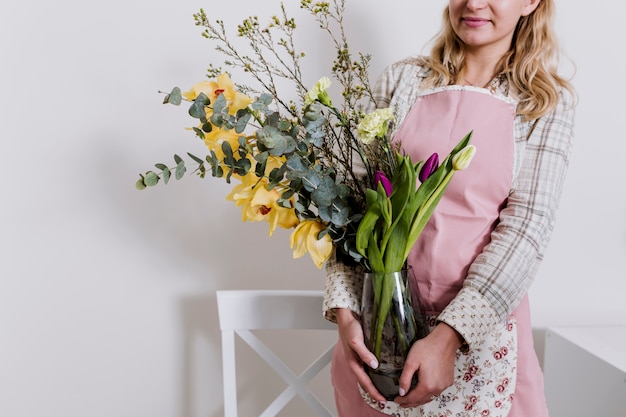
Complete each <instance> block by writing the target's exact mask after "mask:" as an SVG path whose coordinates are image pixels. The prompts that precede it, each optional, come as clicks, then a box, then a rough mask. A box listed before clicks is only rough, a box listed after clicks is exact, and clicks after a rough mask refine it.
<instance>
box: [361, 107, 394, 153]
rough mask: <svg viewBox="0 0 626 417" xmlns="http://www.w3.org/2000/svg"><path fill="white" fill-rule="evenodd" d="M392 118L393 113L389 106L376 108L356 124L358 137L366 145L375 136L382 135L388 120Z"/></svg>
mask: <svg viewBox="0 0 626 417" xmlns="http://www.w3.org/2000/svg"><path fill="white" fill-rule="evenodd" d="M393 119H394V115H393V112H392V111H391V109H390V108H385V109H377V110H374V111H373V112H371V113H369V114H367V115H366V116H365V117H364V118H363V120H362V121H361V123H359V125H358V126H357V133H358V135H359V139H360V140H361V142H363V143H364V144H366V145H367V144H369V143H371V142H372V141H373V140H374V139H376V138H382V137H384V136H385V135H386V134H387V127H388V126H389V122H390V121H392V120H393Z"/></svg>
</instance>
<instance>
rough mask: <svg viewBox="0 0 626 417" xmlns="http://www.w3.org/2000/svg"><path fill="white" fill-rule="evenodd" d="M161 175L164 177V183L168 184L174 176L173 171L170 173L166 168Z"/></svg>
mask: <svg viewBox="0 0 626 417" xmlns="http://www.w3.org/2000/svg"><path fill="white" fill-rule="evenodd" d="M161 175H163V182H164V183H165V184H167V183H168V182H169V181H170V177H171V176H172V171H170V169H169V168H168V167H165V168H164V169H163V173H162V174H161Z"/></svg>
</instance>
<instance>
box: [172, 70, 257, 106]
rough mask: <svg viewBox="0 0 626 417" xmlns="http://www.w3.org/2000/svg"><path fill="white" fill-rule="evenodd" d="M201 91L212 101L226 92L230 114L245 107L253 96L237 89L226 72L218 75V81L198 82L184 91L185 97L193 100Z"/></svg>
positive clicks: (225, 96)
mask: <svg viewBox="0 0 626 417" xmlns="http://www.w3.org/2000/svg"><path fill="white" fill-rule="evenodd" d="M200 93H204V94H205V95H206V96H207V97H208V98H209V100H211V103H213V102H214V101H215V99H216V98H217V96H219V95H220V94H224V98H225V99H226V102H227V103H228V111H229V112H230V114H235V113H237V111H238V110H241V109H244V108H246V107H248V105H249V104H250V103H252V98H250V97H248V96H247V95H245V94H243V93H240V92H239V91H237V90H235V85H234V84H233V82H232V80H231V79H230V77H229V76H228V74H226V73H224V74H222V75H220V76H219V77H217V80H216V81H200V82H199V83H196V84H195V85H194V86H193V87H191V89H190V90H189V91H186V92H185V93H183V97H185V98H186V99H187V100H191V101H193V100H195V99H196V98H197V97H198V96H199V95H200Z"/></svg>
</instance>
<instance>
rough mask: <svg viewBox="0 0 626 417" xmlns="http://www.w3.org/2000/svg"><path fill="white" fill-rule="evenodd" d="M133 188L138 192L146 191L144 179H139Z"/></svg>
mask: <svg viewBox="0 0 626 417" xmlns="http://www.w3.org/2000/svg"><path fill="white" fill-rule="evenodd" d="M135 188H136V189H138V190H145V189H146V183H145V182H144V178H143V177H142V178H139V179H138V180H137V182H136V183H135Z"/></svg>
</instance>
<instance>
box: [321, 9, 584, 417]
mask: <svg viewBox="0 0 626 417" xmlns="http://www.w3.org/2000/svg"><path fill="white" fill-rule="evenodd" d="M553 8H554V4H553V0H449V4H448V6H447V7H446V9H445V11H444V28H443V30H442V32H441V33H440V35H439V36H438V38H437V39H436V41H435V44H434V47H433V50H432V52H431V55H430V56H428V57H420V58H412V59H407V60H404V61H402V62H398V63H395V64H393V65H391V66H390V67H389V68H388V69H387V70H386V71H385V73H384V74H383V76H382V77H381V79H380V81H379V83H378V85H377V89H376V95H377V101H378V102H377V105H378V106H379V107H391V108H393V109H395V110H396V111H397V114H396V121H397V123H396V126H395V127H394V131H393V140H394V141H396V142H399V143H400V144H401V146H402V147H403V149H404V150H405V151H407V152H408V153H409V154H411V156H412V158H413V160H423V159H425V158H426V157H428V156H429V155H430V154H431V153H432V152H439V153H440V154H447V153H448V152H449V150H450V149H452V146H453V145H454V144H455V143H456V142H457V141H458V140H459V139H460V138H461V137H462V136H464V135H465V134H466V133H467V132H469V131H470V130H473V132H474V134H473V136H472V143H473V144H474V145H476V147H477V149H478V150H477V153H476V156H475V159H474V160H473V161H472V164H471V166H470V168H468V170H467V171H464V172H463V173H460V174H459V175H457V176H455V178H454V180H453V181H452V183H451V184H450V187H449V188H448V190H447V191H446V193H445V195H444V198H443V199H442V201H441V202H440V204H439V206H438V207H437V210H436V211H435V214H434V215H433V217H432V218H431V220H430V221H429V223H428V225H427V227H426V229H425V230H424V232H423V233H422V236H421V237H420V239H419V240H418V242H417V244H416V246H415V247H414V249H413V251H412V253H411V256H410V257H409V263H410V264H411V265H412V266H413V269H414V270H415V271H416V275H417V281H418V283H417V284H418V288H419V290H420V292H421V295H422V297H423V298H425V299H426V308H427V310H428V311H427V313H428V314H429V316H430V317H432V323H433V326H434V327H433V329H432V331H431V333H430V334H429V335H428V336H427V337H426V338H424V339H422V340H419V341H418V342H416V343H415V344H414V345H413V347H412V348H411V351H410V353H409V356H408V358H407V362H406V365H405V368H404V370H403V373H402V376H401V378H400V390H399V395H398V397H396V398H395V400H394V401H389V402H387V401H386V400H385V399H384V397H383V396H382V395H381V394H380V393H379V392H378V391H377V390H376V388H375V387H374V386H373V384H372V382H371V380H370V379H369V377H368V376H367V374H366V372H365V370H364V369H363V364H366V366H371V367H373V368H375V367H376V366H377V363H376V359H375V356H374V355H373V354H372V353H371V352H369V351H368V350H367V349H366V348H365V346H364V344H363V332H362V329H361V326H360V323H359V321H358V313H359V308H360V294H361V291H362V288H361V286H362V281H361V278H360V275H359V274H358V273H356V272H355V271H354V270H353V269H351V268H349V267H347V266H345V265H344V264H342V263H341V262H336V261H331V262H329V263H328V265H327V286H326V297H325V303H324V311H325V314H326V317H327V318H328V319H329V320H332V321H336V322H337V324H338V329H339V336H340V342H339V343H338V345H337V347H336V349H335V354H334V358H333V367H332V371H331V373H332V379H333V385H334V387H335V396H336V402H337V408H338V411H339V414H340V416H341V417H352V416H354V417H364V416H380V415H396V416H437V417H438V416H442V415H443V416H457V415H459V416H479V415H480V416H510V417H529V416H532V417H544V416H547V415H548V411H547V407H546V403H545V398H544V394H543V382H542V381H543V377H542V374H541V370H540V368H539V364H538V361H537V358H536V355H535V353H534V350H533V341H532V328H531V324H530V313H529V309H528V299H527V291H528V289H529V286H530V284H531V281H532V279H533V277H534V275H535V273H536V270H537V267H538V264H539V263H540V261H541V259H542V256H543V252H544V250H545V248H546V245H547V243H548V240H549V237H550V233H551V231H552V228H553V225H554V220H555V212H556V209H557V204H558V200H559V197H560V194H561V190H562V186H563V180H564V176H565V171H566V168H567V164H568V158H569V153H570V149H571V141H572V136H573V113H574V110H573V99H572V98H573V96H574V92H573V89H572V88H571V86H570V84H569V83H568V82H567V81H565V80H564V79H563V78H561V77H560V76H559V75H558V74H557V72H556V65H557V62H556V61H557V58H558V52H559V49H558V46H557V43H556V39H555V36H554V34H553V32H552V24H553V21H552V19H553ZM415 373H417V374H418V375H419V382H418V384H417V386H415V387H414V388H413V389H410V381H411V379H412V377H413V375H414V374H415Z"/></svg>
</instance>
